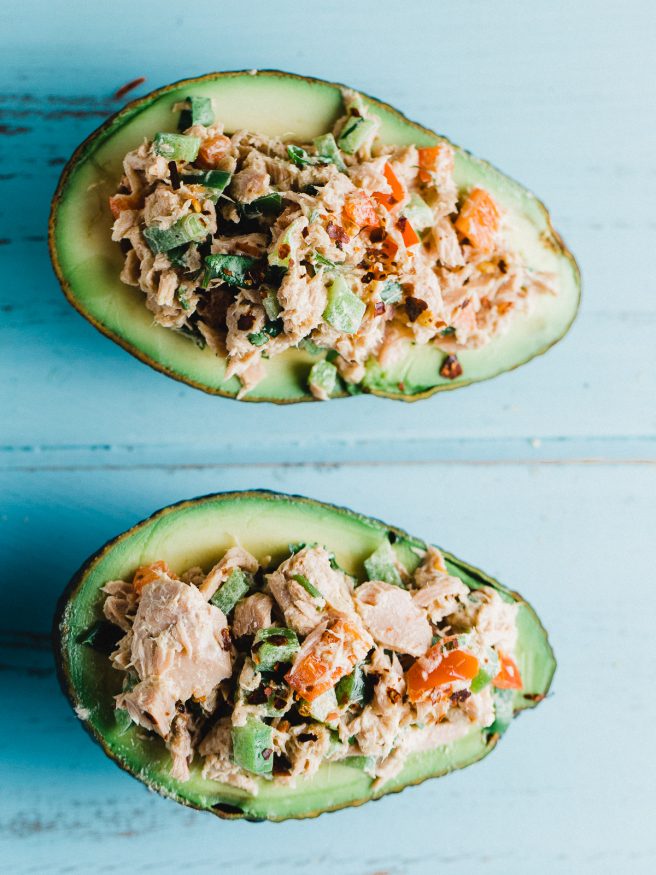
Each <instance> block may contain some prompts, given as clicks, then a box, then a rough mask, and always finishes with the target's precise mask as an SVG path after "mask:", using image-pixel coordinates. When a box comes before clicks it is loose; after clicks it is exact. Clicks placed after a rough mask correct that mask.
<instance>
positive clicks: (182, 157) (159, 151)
mask: <svg viewBox="0 0 656 875" xmlns="http://www.w3.org/2000/svg"><path fill="white" fill-rule="evenodd" d="M153 148H154V150H155V154H156V155H161V156H162V157H163V158H168V159H169V160H170V159H173V160H174V161H195V160H196V157H197V156H198V150H199V149H200V137H188V136H186V135H185V134H167V133H163V132H160V133H158V134H155V137H154V139H153Z"/></svg>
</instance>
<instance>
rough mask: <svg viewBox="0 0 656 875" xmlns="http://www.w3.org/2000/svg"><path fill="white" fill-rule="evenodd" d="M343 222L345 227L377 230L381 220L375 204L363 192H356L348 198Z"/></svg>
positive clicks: (343, 211) (343, 213)
mask: <svg viewBox="0 0 656 875" xmlns="http://www.w3.org/2000/svg"><path fill="white" fill-rule="evenodd" d="M342 221H343V223H344V225H345V226H347V227H348V226H353V225H355V226H356V228H377V227H378V226H379V225H380V218H379V216H378V213H377V211H376V204H375V202H374V201H373V200H372V199H371V198H370V197H369V195H367V194H365V192H363V191H354V192H353V193H352V194H350V195H348V197H347V198H346V203H345V204H344V209H343V210H342Z"/></svg>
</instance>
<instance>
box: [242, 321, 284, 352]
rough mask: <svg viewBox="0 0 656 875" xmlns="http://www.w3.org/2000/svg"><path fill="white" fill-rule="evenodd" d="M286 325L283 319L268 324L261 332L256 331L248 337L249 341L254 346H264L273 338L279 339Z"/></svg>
mask: <svg viewBox="0 0 656 875" xmlns="http://www.w3.org/2000/svg"><path fill="white" fill-rule="evenodd" d="M284 328H285V326H284V323H283V321H282V319H276V320H274V321H273V322H266V323H265V324H264V327H263V328H262V330H261V331H256V332H254V333H253V334H249V335H248V339H249V341H250V342H251V343H252V344H253V346H264V344H265V343H268V342H269V340H270V339H271V338H272V337H277V336H278V335H279V334H281V333H282V332H283V331H284Z"/></svg>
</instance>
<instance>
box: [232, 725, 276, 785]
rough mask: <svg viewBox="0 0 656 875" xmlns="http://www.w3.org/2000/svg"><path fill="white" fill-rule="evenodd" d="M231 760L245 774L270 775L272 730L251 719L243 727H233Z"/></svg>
mask: <svg viewBox="0 0 656 875" xmlns="http://www.w3.org/2000/svg"><path fill="white" fill-rule="evenodd" d="M232 758H233V759H234V761H235V763H236V764H237V765H238V766H241V768H242V769H246V771H247V772H253V773H254V774H255V775H268V774H271V772H272V771H273V729H272V728H271V727H270V726H268V725H267V724H266V723H262V721H261V720H255V719H254V718H252V717H251V718H249V719H248V720H247V721H246V723H245V724H244V725H243V726H233V727H232Z"/></svg>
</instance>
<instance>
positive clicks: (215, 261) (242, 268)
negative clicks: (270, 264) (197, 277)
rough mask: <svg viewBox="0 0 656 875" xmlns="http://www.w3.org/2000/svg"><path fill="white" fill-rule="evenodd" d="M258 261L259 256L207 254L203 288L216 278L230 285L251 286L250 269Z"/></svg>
mask: <svg viewBox="0 0 656 875" xmlns="http://www.w3.org/2000/svg"><path fill="white" fill-rule="evenodd" d="M257 263H258V261H257V258H251V256H250V255H222V254H216V255H206V256H205V275H204V277H203V283H202V285H203V288H207V286H208V285H209V284H210V281H211V280H214V279H220V280H221V281H222V282H224V283H227V284H228V285H229V286H240V287H241V288H250V287H251V286H252V285H253V280H252V278H251V276H250V271H251V270H252V269H253V268H254V267H255V265H256V264H257Z"/></svg>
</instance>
